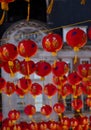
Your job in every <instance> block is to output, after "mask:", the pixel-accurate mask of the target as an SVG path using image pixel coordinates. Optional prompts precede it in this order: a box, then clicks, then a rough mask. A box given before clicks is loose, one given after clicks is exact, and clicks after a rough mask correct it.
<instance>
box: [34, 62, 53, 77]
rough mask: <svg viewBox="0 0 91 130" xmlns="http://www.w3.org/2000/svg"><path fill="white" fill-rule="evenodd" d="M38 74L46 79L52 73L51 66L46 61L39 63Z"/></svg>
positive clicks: (37, 65)
mask: <svg viewBox="0 0 91 130" xmlns="http://www.w3.org/2000/svg"><path fill="white" fill-rule="evenodd" d="M35 72H36V74H37V75H39V76H41V77H42V78H44V77H45V76H47V75H48V74H50V72H51V65H50V64H49V63H48V62H46V61H43V60H41V61H39V62H37V63H36V71H35Z"/></svg>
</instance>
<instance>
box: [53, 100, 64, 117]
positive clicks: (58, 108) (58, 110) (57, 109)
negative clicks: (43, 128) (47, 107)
mask: <svg viewBox="0 0 91 130" xmlns="http://www.w3.org/2000/svg"><path fill="white" fill-rule="evenodd" d="M53 109H54V111H55V112H56V113H57V114H58V115H59V116H60V115H61V114H62V113H63V112H64V111H65V105H64V104H63V103H61V102H60V103H56V104H54V106H53Z"/></svg>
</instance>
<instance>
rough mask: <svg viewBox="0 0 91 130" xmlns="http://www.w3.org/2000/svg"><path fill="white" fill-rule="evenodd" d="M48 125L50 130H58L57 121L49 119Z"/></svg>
mask: <svg viewBox="0 0 91 130" xmlns="http://www.w3.org/2000/svg"><path fill="white" fill-rule="evenodd" d="M47 126H48V129H49V130H57V123H56V122H55V121H51V120H49V121H48V122H47Z"/></svg>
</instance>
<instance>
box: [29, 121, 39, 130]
mask: <svg viewBox="0 0 91 130" xmlns="http://www.w3.org/2000/svg"><path fill="white" fill-rule="evenodd" d="M29 130H38V124H37V123H36V122H30V123H29Z"/></svg>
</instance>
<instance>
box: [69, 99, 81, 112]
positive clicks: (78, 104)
mask: <svg viewBox="0 0 91 130" xmlns="http://www.w3.org/2000/svg"><path fill="white" fill-rule="evenodd" d="M71 105H72V107H73V109H74V110H76V111H77V112H79V111H80V109H82V107H83V102H82V100H81V99H74V100H73V101H72V102H71Z"/></svg>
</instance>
